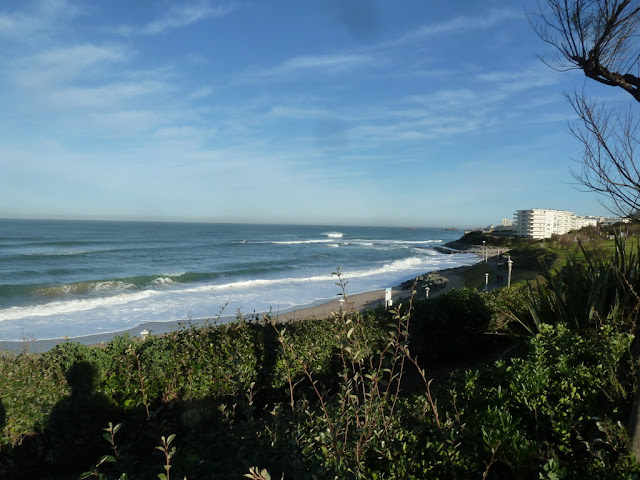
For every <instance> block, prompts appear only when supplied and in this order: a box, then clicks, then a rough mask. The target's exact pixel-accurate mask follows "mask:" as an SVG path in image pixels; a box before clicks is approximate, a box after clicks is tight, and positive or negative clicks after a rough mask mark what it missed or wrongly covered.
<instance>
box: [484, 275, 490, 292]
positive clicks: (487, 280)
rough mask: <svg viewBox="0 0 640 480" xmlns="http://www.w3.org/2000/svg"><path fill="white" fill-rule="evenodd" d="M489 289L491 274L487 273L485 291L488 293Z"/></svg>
mask: <svg viewBox="0 0 640 480" xmlns="http://www.w3.org/2000/svg"><path fill="white" fill-rule="evenodd" d="M488 291H489V274H488V273H485V274H484V293H487V292H488Z"/></svg>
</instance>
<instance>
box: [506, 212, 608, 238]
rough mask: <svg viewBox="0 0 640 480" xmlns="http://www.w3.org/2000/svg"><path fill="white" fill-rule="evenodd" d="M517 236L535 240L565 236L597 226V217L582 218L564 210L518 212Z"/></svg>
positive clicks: (515, 217)
mask: <svg viewBox="0 0 640 480" xmlns="http://www.w3.org/2000/svg"><path fill="white" fill-rule="evenodd" d="M514 223H515V232H514V233H515V235H517V236H519V237H528V238H535V239H543V238H551V235H554V234H556V235H563V234H565V233H567V232H570V231H571V230H579V229H581V228H583V227H587V226H596V225H597V224H598V220H597V219H596V217H580V216H578V215H576V214H574V213H571V212H566V211H564V210H551V209H548V208H532V209H529V210H517V211H516V213H515V215H514Z"/></svg>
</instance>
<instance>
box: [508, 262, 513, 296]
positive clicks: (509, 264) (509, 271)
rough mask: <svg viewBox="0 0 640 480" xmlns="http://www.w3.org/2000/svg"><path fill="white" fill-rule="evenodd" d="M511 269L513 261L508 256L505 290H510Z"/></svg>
mask: <svg viewBox="0 0 640 480" xmlns="http://www.w3.org/2000/svg"><path fill="white" fill-rule="evenodd" d="M512 267H513V260H511V256H509V260H507V272H508V273H507V290H509V289H510V288H511V268H512Z"/></svg>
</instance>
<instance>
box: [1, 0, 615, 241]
mask: <svg viewBox="0 0 640 480" xmlns="http://www.w3.org/2000/svg"><path fill="white" fill-rule="evenodd" d="M535 8H536V2H529V1H524V2H522V1H517V0H485V1H483V2H477V1H476V0H458V1H456V2H445V1H429V2H425V1H424V0H403V1H402V2H389V1H386V0H380V1H375V0H305V1H296V0H273V1H263V0H255V1H251V0H239V1H228V2H227V1H219V2H217V1H206V0H195V1H192V0H184V1H168V0H136V1H135V2H131V1H128V0H126V1H125V0H110V1H98V0H93V1H92V0H87V1H72V0H17V1H14V0H3V1H2V3H0V51H2V52H3V53H2V55H1V56H0V105H1V106H2V114H1V115H0V218H68V219H106V220H167V221H210V222H243V223H287V224H327V225H389V226H396V225H397V226H442V227H452V226H456V227H463V228H466V227H477V226H486V225H489V224H499V223H500V221H501V219H502V218H513V214H514V212H515V210H518V209H528V208H553V209H560V210H569V211H572V212H575V213H576V214H579V215H610V214H609V212H608V211H607V210H606V209H605V208H604V207H603V206H602V205H601V204H600V203H599V202H598V197H597V196H596V195H595V194H593V193H589V192H584V191H582V190H581V189H579V188H578V186H577V185H576V184H575V180H574V179H573V177H572V176H571V173H570V168H571V167H572V166H573V168H574V169H575V168H576V167H577V163H576V161H577V160H579V159H580V158H581V149H580V145H579V144H578V143H577V141H576V140H574V139H573V138H572V137H571V136H570V134H569V133H568V131H567V126H568V122H571V121H575V114H574V113H573V111H572V110H571V107H570V106H569V105H568V103H567V101H566V100H565V98H564V95H563V92H571V91H573V90H575V89H583V88H584V89H586V91H587V92H588V93H589V94H591V95H595V96H602V97H607V98H609V100H610V101H611V102H613V103H614V104H615V103H616V102H618V103H620V104H622V103H624V102H625V101H626V99H625V98H624V94H623V93H620V92H616V91H615V90H614V89H606V88H605V87H597V86H594V85H592V84H591V83H589V82H586V81H585V77H584V75H582V74H580V73H579V72H557V71H554V70H552V69H550V68H549V67H547V66H546V65H545V64H544V63H543V62H542V61H541V60H540V58H539V56H540V55H543V56H544V55H547V54H549V53H551V50H550V49H549V47H548V46H546V45H545V44H544V43H543V42H542V41H541V40H540V39H539V38H538V37H537V36H536V34H535V33H534V32H533V29H532V28H531V25H530V24H529V21H528V19H527V16H526V12H527V11H531V10H534V9H535Z"/></svg>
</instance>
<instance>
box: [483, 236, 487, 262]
mask: <svg viewBox="0 0 640 480" xmlns="http://www.w3.org/2000/svg"><path fill="white" fill-rule="evenodd" d="M486 243H487V241H486V240H482V260H483V261H484V263H487V245H486Z"/></svg>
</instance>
